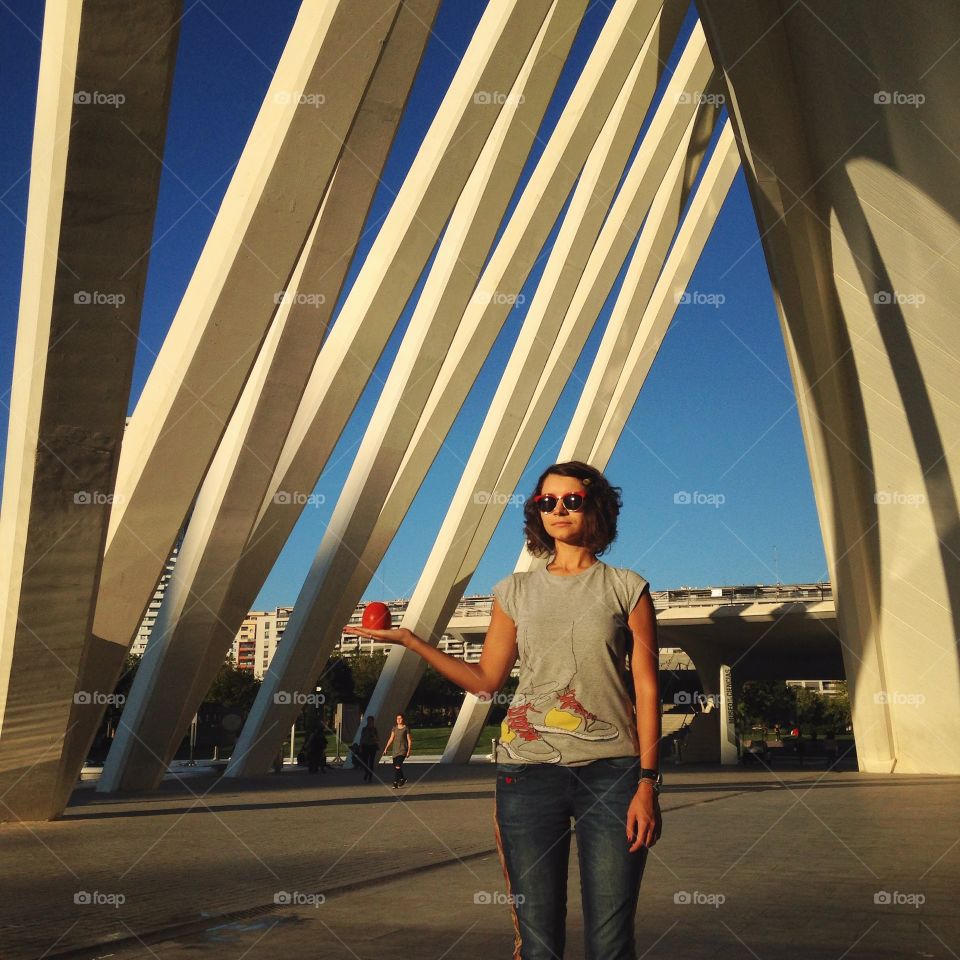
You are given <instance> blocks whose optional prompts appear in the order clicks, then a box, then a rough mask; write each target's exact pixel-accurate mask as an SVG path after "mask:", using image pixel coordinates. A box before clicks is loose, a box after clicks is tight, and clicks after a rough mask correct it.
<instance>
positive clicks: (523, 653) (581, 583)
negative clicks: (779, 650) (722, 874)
mask: <svg viewBox="0 0 960 960" xmlns="http://www.w3.org/2000/svg"><path fill="white" fill-rule="evenodd" d="M621 506H622V503H621V499H620V491H619V488H618V487H612V486H611V485H610V483H609V482H608V480H607V479H606V477H604V476H603V474H602V473H601V472H600V471H598V470H596V469H595V468H594V467H591V466H589V465H587V464H585V463H581V462H580V461H571V462H567V463H558V464H553V465H552V466H551V467H549V468H548V469H547V470H546V471H544V473H543V474H541V476H540V478H539V480H538V481H537V486H536V490H535V491H534V496H533V497H531V498H530V499H529V500H527V501H526V503H525V505H524V520H525V526H524V534H525V538H526V546H527V549H528V550H529V551H530V552H531V553H532V554H534V555H535V556H539V557H551V560H550V562H548V563H547V565H546V566H545V567H542V568H539V569H536V570H530V571H527V572H523V573H513V574H511V575H509V576H508V577H505V578H504V579H502V580H500V581H499V582H498V583H497V584H496V585H495V586H494V588H493V594H494V602H493V610H492V612H491V617H490V627H489V629H488V631H487V636H486V639H485V641H484V645H483V652H482V654H481V656H480V660H479V662H478V663H466V662H464V661H462V660H459V659H457V658H455V657H451V656H449V655H448V654H445V653H443V652H442V651H440V650H438V649H437V648H436V647H434V646H432V645H431V644H429V643H426V642H425V641H423V640H421V639H420V638H419V637H417V636H416V635H415V634H413V633H412V632H411V631H410V630H407V629H405V628H403V627H401V628H399V629H394V630H366V629H364V628H351V627H346V628H345V630H348V631H350V632H354V633H359V634H360V635H362V636H370V637H376V638H377V639H380V640H385V641H388V642H392V643H398V644H401V645H402V646H405V647H407V649H409V650H412V651H414V652H416V653H417V654H419V655H420V656H422V657H423V658H424V660H426V661H427V663H429V664H432V665H433V666H434V667H436V668H437V670H439V671H440V672H441V673H442V674H443V675H444V676H446V677H448V678H449V679H450V680H452V681H453V682H454V683H457V684H458V685H459V686H461V687H463V688H464V689H465V690H467V691H469V692H471V693H474V694H476V695H477V696H479V697H481V698H483V699H489V698H491V697H492V696H493V693H494V692H495V691H497V690H499V688H500V687H501V686H502V685H503V683H504V681H505V680H506V679H507V677H508V676H509V675H510V671H511V669H512V667H513V664H514V662H515V661H516V659H517V654H518V653H519V655H520V678H519V682H518V686H517V693H516V695H515V696H514V698H513V700H512V703H511V706H510V708H509V709H508V710H507V715H506V717H505V719H504V721H503V725H502V727H501V737H500V741H499V744H498V747H497V786H496V800H495V807H494V833H495V836H496V840H497V848H498V851H499V854H500V861H501V865H502V867H503V870H504V875H505V877H506V882H507V892H508V894H509V897H508V901H509V903H510V906H511V912H512V916H513V926H514V957H515V958H523V960H540V958H548V957H549V958H556V957H561V956H563V949H564V942H565V939H566V928H565V917H566V896H567V869H568V861H569V850H570V819H571V817H572V818H573V819H574V821H575V830H576V834H577V852H578V859H579V863H580V884H581V892H582V897H583V917H584V927H585V930H584V935H585V939H586V955H587V956H588V957H595V958H603V960H621V958H624V960H625V958H631V960H632V958H633V957H634V956H635V947H634V930H633V926H634V917H635V914H636V908H637V899H638V896H639V892H640V881H641V878H642V875H643V869H644V866H645V863H646V855H647V850H648V849H649V848H650V847H652V846H653V845H654V844H655V843H656V842H657V839H658V838H659V836H660V829H661V818H660V809H659V803H658V799H657V794H658V792H659V786H660V779H661V778H660V774H659V762H658V761H659V741H660V691H659V678H658V669H659V654H658V648H657V639H656V617H655V613H654V609H653V601H652V599H651V597H650V591H649V589H648V586H649V584H648V583H647V581H646V580H645V579H644V578H643V577H641V576H640V575H639V574H637V573H634V572H633V571H632V570H628V569H625V568H618V567H609V566H607V565H606V564H605V563H603V562H602V561H600V560H599V559H598V556H599V555H600V554H602V553H603V552H605V551H606V550H607V548H608V547H609V546H610V544H611V543H613V541H614V539H615V538H616V536H617V516H618V515H619V512H620V507H621ZM628 660H629V665H628ZM628 677H629V679H628ZM631 695H632V696H631ZM631 699H634V700H635V702H636V708H634V706H633V704H632V703H631Z"/></svg>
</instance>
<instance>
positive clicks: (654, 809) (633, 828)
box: [627, 781, 661, 853]
mask: <svg viewBox="0 0 960 960" xmlns="http://www.w3.org/2000/svg"><path fill="white" fill-rule="evenodd" d="M660 822H661V821H660V804H659V802H658V801H657V795H656V794H655V793H654V791H653V787H652V786H650V785H649V784H647V785H646V786H644V784H643V781H641V782H640V786H639V787H638V788H637V792H636V793H635V794H634V795H633V799H632V800H631V801H630V808H629V809H628V810H627V843H630V841H631V840H633V843H632V844H631V845H630V853H636V852H637V851H638V850H639V849H640V848H641V847H652V846H653V845H654V844H655V843H656V842H657V841H658V840H659V839H660Z"/></svg>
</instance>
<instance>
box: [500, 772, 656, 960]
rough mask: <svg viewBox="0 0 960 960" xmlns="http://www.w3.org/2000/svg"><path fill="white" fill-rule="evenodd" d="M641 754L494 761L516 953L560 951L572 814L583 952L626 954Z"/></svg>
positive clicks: (524, 957) (637, 856)
mask: <svg viewBox="0 0 960 960" xmlns="http://www.w3.org/2000/svg"><path fill="white" fill-rule="evenodd" d="M639 777H640V758H639V757H611V758H605V759H601V760H594V761H593V762H592V763H588V764H584V765H582V766H561V765H560V764H553V763H498V764H497V792H496V803H495V810H494V828H495V834H496V839H497V849H498V851H499V854H500V863H501V865H502V866H503V871H504V875H505V877H506V880H507V894H508V895H509V903H510V909H511V913H512V917H513V929H514V953H513V957H514V960H562V958H563V948H564V943H565V941H566V919H567V866H568V862H569V856H570V831H571V827H570V818H571V817H573V818H574V821H575V826H574V830H575V831H576V834H577V853H578V857H579V861H580V889H581V895H582V899H583V922H584V939H585V947H586V957H587V960H634V958H635V957H636V952H635V949H634V933H633V925H634V917H635V915H636V911H637V900H638V898H639V895H640V880H641V878H642V877H643V868H644V865H645V864H646V859H647V849H646V848H645V847H641V848H640V849H639V850H637V851H636V852H635V853H630V852H629V847H630V845H631V844H630V843H628V841H627V810H628V808H629V806H630V801H631V800H632V799H633V796H634V794H635V793H636V790H637V785H638V782H639Z"/></svg>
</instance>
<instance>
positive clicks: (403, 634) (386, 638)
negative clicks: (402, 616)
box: [343, 626, 416, 647]
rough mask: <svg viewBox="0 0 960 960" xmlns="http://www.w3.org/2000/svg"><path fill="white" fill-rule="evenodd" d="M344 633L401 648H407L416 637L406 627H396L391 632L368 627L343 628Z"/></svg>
mask: <svg viewBox="0 0 960 960" xmlns="http://www.w3.org/2000/svg"><path fill="white" fill-rule="evenodd" d="M343 632H344V633H353V634H356V635H357V636H358V637H370V638H371V639H373V640H382V641H383V642H384V643H396V644H399V645H400V646H401V647H409V646H410V641H411V640H412V639H413V638H414V637H416V634H415V633H414V632H413V631H412V630H408V629H407V628H406V627H396V628H395V629H393V630H372V629H371V628H370V627H351V626H346V627H344V628H343Z"/></svg>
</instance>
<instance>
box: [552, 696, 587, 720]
mask: <svg viewBox="0 0 960 960" xmlns="http://www.w3.org/2000/svg"><path fill="white" fill-rule="evenodd" d="M557 702H558V703H559V704H560V706H561V707H563V709H564V710H575V711H576V712H577V713H579V714H580V716H582V717H583V718H584V719H585V720H596V719H597V715H596V714H595V713H591V712H590V711H589V710H588V709H587V708H586V707H585V706H584V705H583V704H582V703H581V702H580V701H579V700H578V699H577V698H576V697H575V696H574V691H573V690H568V691H567V692H566V693H561V694H560V696H559V698H558V700H557Z"/></svg>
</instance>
